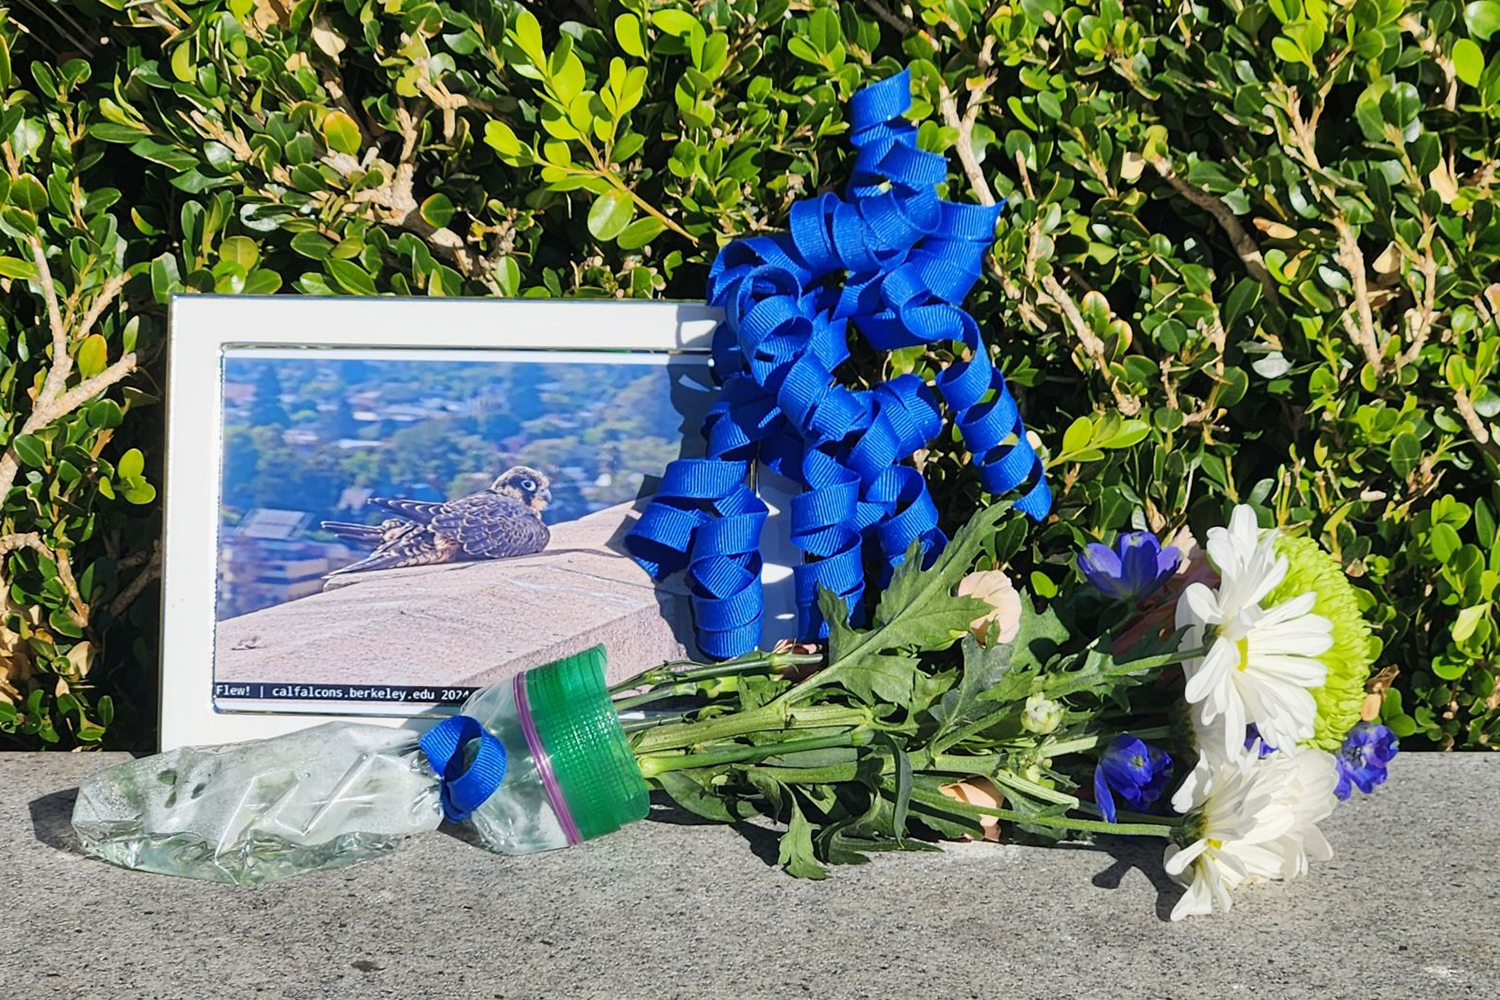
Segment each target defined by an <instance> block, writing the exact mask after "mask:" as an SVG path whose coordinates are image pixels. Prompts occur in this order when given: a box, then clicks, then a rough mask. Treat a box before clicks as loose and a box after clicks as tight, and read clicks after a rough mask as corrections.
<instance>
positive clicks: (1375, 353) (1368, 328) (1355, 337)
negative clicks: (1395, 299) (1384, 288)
mask: <svg viewBox="0 0 1500 1000" xmlns="http://www.w3.org/2000/svg"><path fill="white" fill-rule="evenodd" d="M1333 228H1334V230H1335V231H1337V233H1338V235H1339V249H1338V259H1339V263H1340V264H1342V265H1343V268H1344V270H1345V271H1348V272H1349V280H1350V281H1352V282H1353V283H1354V295H1353V298H1354V309H1355V312H1356V313H1357V314H1358V316H1359V323H1358V325H1355V323H1354V320H1353V319H1351V318H1350V316H1349V312H1348V310H1347V309H1346V310H1345V311H1344V315H1343V317H1342V322H1343V324H1344V329H1345V330H1346V331H1347V332H1348V334H1349V339H1350V340H1352V341H1354V345H1355V346H1356V347H1358V348H1359V349H1360V350H1362V351H1364V353H1365V360H1366V361H1368V362H1369V363H1370V367H1371V368H1373V369H1374V370H1375V374H1376V375H1379V374H1380V373H1381V372H1382V371H1383V370H1384V367H1385V366H1384V363H1383V362H1382V360H1381V357H1380V343H1379V341H1378V340H1377V338H1376V334H1375V314H1374V313H1373V312H1372V311H1371V310H1370V285H1369V281H1368V279H1367V277H1366V272H1365V255H1364V254H1363V253H1362V252H1360V249H1359V237H1358V236H1356V235H1355V232H1354V227H1353V226H1351V225H1349V220H1348V219H1346V218H1344V213H1343V211H1342V210H1339V211H1335V213H1334V215H1333Z"/></svg>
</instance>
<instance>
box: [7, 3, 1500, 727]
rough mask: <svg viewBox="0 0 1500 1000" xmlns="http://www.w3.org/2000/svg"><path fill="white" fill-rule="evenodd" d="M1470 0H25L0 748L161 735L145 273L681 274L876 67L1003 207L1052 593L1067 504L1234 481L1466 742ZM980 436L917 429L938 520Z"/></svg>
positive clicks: (469, 287) (1475, 441) (1083, 517)
mask: <svg viewBox="0 0 1500 1000" xmlns="http://www.w3.org/2000/svg"><path fill="white" fill-rule="evenodd" d="M116 8H124V9H116ZM1497 31H1500V2H1497V0H1480V2H1476V3H1470V4H1468V5H1467V6H1463V5H1460V4H1455V3H1451V2H1447V0H1442V2H1437V3H1405V2H1402V0H1356V2H1353V3H1343V2H1340V3H1328V2H1325V0H1271V2H1268V3H1261V2H1244V3H1241V2H1225V3H1218V2H1212V0H1205V2H1203V3H1198V4H1192V5H1187V4H1160V3H1135V4H1127V5H1124V6H1122V5H1121V4H1120V3H1118V2H1115V0H1107V2H1105V3H1103V4H1098V3H1071V2H1066V0H1021V2H1018V3H989V2H985V3H980V2H978V0H922V2H916V3H896V2H886V3H877V2H875V0H867V2H865V3H844V4H831V3H823V2H815V3H799V4H797V5H792V4H789V3H788V2H786V0H773V2H769V3H757V2H755V0H713V2H706V3H697V4H691V5H689V4H687V3H683V2H670V3H658V4H649V3H645V2H614V3H610V2H596V3H588V2H583V0H579V2H576V3H573V4H571V5H570V4H515V3H490V2H476V3H453V4H450V3H431V2H423V0H384V2H381V3H374V2H360V0H321V2H320V0H301V2H296V3H291V4H290V5H287V4H286V2H285V0H227V2H220V0H206V2H202V3H196V4H195V3H191V2H187V0H179V2H170V0H147V2H145V3H136V4H131V5H130V6H129V7H128V8H125V5H124V4H123V2H122V0H71V2H70V0H64V3H62V4H60V5H54V4H35V5H32V4H28V5H25V6H20V7H12V8H11V9H10V10H9V12H8V14H0V93H3V96H4V110H3V114H0V135H3V136H5V137H6V139H5V143H4V148H3V154H4V163H3V170H0V203H3V205H4V212H3V216H0V230H3V244H4V245H3V246H0V290H3V291H4V295H3V299H0V343H3V348H4V363H5V367H4V371H3V372H0V405H3V408H4V418H5V423H4V425H3V430H4V433H5V434H6V438H5V441H6V444H7V451H6V452H5V458H4V461H3V463H0V493H3V496H4V506H3V517H4V524H3V525H0V535H3V538H0V548H4V549H5V550H6V551H7V552H8V555H7V556H6V557H5V561H4V568H3V576H4V581H5V583H6V585H7V586H8V588H9V604H8V605H7V607H6V609H5V612H4V619H3V624H4V627H3V628H0V651H3V655H4V656H5V657H6V660H5V661H4V663H3V664H0V744H5V745H15V746H37V745H40V744H44V743H45V744H57V745H62V746H69V745H74V744H78V743H83V744H99V743H100V742H103V743H104V744H107V745H118V746H127V745H145V744H149V743H150V741H151V738H152V736H151V733H152V724H153V720H152V713H153V711H154V703H155V694H154V690H153V684H154V681H153V677H154V671H155V633H156V620H157V615H158V607H157V602H156V600H155V598H154V596H153V594H154V587H153V586H152V583H153V581H154V578H155V574H156V570H157V565H158V564H157V558H156V555H155V553H156V551H157V548H156V546H157V536H158V531H159V518H158V517H157V515H156V498H155V490H154V488H153V486H152V483H154V482H156V481H157V476H158V474H159V469H160V464H161V446H160V440H161V427H160V416H159V414H160V409H159V407H155V406H153V405H152V404H154V403H156V402H157V401H158V400H157V397H156V393H157V389H158V386H159V385H160V383H161V358H162V332H163V328H164V315H165V304H166V302H167V298H168V296H169V295H171V294H173V293H174V292H183V291H218V292H226V293H270V292H303V293H311V294H325V295H326V294H352V295H368V294H375V293H394V294H401V295H433V296H443V295H481V296H496V295H503V296H515V295H520V296H541V297H556V296H610V297H681V298H696V297H701V295H702V291H703V287H704V277H705V274H706V270H707V266H708V264H709V263H710V262H711V261H712V259H713V257H714V254H715V253H716V251H717V248H718V247H719V246H721V245H722V244H723V243H724V242H725V241H726V240H728V239H731V238H733V237H736V236H740V235H744V234H747V233H756V232H765V231H768V230H774V229H777V228H780V227H782V226H783V225H784V224H785V220H786V213H787V208H788V206H789V205H790V204H791V203H792V201H794V200H795V199H798V198H802V197H806V196H808V195H811V194H813V193H815V192H817V191H819V190H821V189H826V188H830V187H837V186H838V185H840V184H841V183H842V181H843V179H844V177H845V175H846V173H847V169H848V163H849V156H850V151H849V148H848V146H847V143H846V142H845V137H844V132H845V130H846V125H845V117H844V106H845V102H846V101H847V99H848V97H849V96H850V95H851V94H852V93H853V92H854V91H855V90H856V89H857V88H858V87H860V86H861V85H862V84H864V83H867V82H870V81H873V80H878V79H881V78H884V77H885V76H888V75H890V74H891V73H893V72H896V71H897V70H899V69H900V68H901V67H903V66H910V67H911V69H912V72H913V80H914V84H913V86H914V90H915V92H916V106H915V107H914V109H913V112H912V114H913V117H914V118H916V119H917V120H919V121H920V122H921V137H922V141H923V143H924V145H926V146H927V147H928V148H932V149H937V150H944V151H946V152H948V153H949V157H950V163H951V165H952V168H953V172H952V174H951V175H950V177H949V181H948V185H947V192H946V193H947V196H948V197H951V198H955V199H960V200H972V199H979V200H988V199H991V198H995V199H999V198H1004V199H1006V200H1007V204H1008V209H1007V211H1006V213H1005V215H1004V220H1003V223H1002V226H1001V229H1000V233H999V237H998V241H997V244H996V250H995V253H994V255H993V259H992V261H991V265H992V266H991V268H990V271H991V273H990V274H989V276H988V277H987V279H986V280H985V281H983V282H982V283H981V284H980V286H979V287H978V288H977V289H976V291H975V293H974V295H973V296H972V297H971V299H970V303H969V305H970V307H971V310H972V311H973V313H974V314H975V316H976V317H977V318H978V319H979V321H980V324H981V326H982V327H983V328H984V329H985V331H986V335H987V337H988V339H989V341H990V343H991V345H992V349H993V350H994V351H995V352H996V355H997V357H998V358H999V360H1000V362H1001V363H1002V364H1003V366H1004V368H1005V370H1006V372H1007V373H1008V374H1009V377H1010V379H1011V381H1012V383H1013V385H1015V386H1016V388H1017V391H1018V393H1019V394H1020V396H1021V402H1022V406H1023V409H1024V412H1025V414H1026V416H1027V420H1028V423H1029V424H1030V425H1031V427H1033V428H1034V430H1035V431H1036V433H1037V434H1038V435H1039V436H1040V438H1041V441H1042V443H1043V446H1044V451H1045V454H1046V455H1047V460H1048V464H1049V468H1050V474H1051V475H1052V477H1053V479H1054V483H1055V488H1056V493H1057V515H1058V516H1056V517H1054V518H1053V519H1052V520H1050V521H1049V522H1048V523H1047V524H1046V525H1045V526H1043V527H1042V528H1040V529H1036V530H1032V531H1030V533H1029V534H1028V535H1027V536H1026V543H1025V545H1024V547H1023V548H1022V549H1021V550H1020V551H1019V552H1017V553H1016V554H1015V558H1014V559H1013V561H1012V565H1013V568H1014V569H1015V570H1016V571H1017V572H1019V573H1020V575H1022V576H1023V577H1025V576H1026V575H1028V574H1029V578H1030V582H1031V584H1032V585H1033V587H1034V588H1035V589H1036V590H1037V591H1038V592H1039V593H1040V594H1042V595H1043V596H1046V595H1048V594H1050V593H1052V592H1054V591H1055V590H1056V588H1057V587H1059V586H1060V585H1063V584H1064V583H1065V582H1067V579H1068V578H1069V576H1070V575H1071V574H1072V573H1073V572H1074V571H1073V569H1072V568H1071V565H1070V563H1069V554H1070V552H1071V550H1073V549H1074V547H1076V545H1078V544H1079V543H1080V542H1083V541H1085V540H1088V539H1094V538H1108V537H1110V536H1111V535H1112V534H1113V533H1114V532H1115V531H1117V530H1119V529H1122V528H1126V527H1128V526H1130V525H1132V524H1135V525H1137V526H1141V527H1148V528H1151V529H1153V530H1156V531H1159V532H1162V533H1164V534H1165V533H1168V532H1172V531H1174V530H1176V529H1178V528H1180V527H1181V526H1183V525H1185V524H1191V525H1193V526H1196V527H1197V528H1198V529H1199V530H1200V531H1201V530H1202V528H1203V526H1204V525H1206V524H1209V523H1215V522H1218V521H1219V520H1221V518H1222V515H1223V513H1224V511H1225V510H1226V508H1227V506H1228V505H1229V504H1231V503H1234V502H1249V503H1252V504H1256V505H1258V506H1260V507H1262V508H1266V509H1269V511H1270V512H1271V514H1272V516H1274V518H1275V519H1276V520H1277V521H1279V522H1280V523H1283V524H1287V525H1292V526H1297V527H1298V528H1299V529H1301V530H1305V531H1307V532H1309V533H1311V534H1312V535H1313V536H1315V537H1317V538H1319V539H1320V540H1321V541H1322V542H1323V543H1324V544H1326V545H1327V546H1329V547H1330V548H1331V549H1332V550H1333V551H1334V552H1335V553H1337V554H1338V556H1339V557H1340V559H1341V560H1342V561H1343V562H1344V564H1345V566H1346V567H1347V569H1348V572H1349V573H1350V575H1351V576H1352V577H1353V578H1354V579H1355V581H1356V583H1358V584H1359V586H1360V587H1361V588H1362V593H1363V594H1364V595H1365V598H1366V599H1367V601H1368V603H1369V605H1370V607H1371V608H1372V613H1373V616H1374V618H1375V620H1376V621H1377V622H1378V626H1379V628H1378V632H1379V636H1380V638H1381V640H1382V642H1383V643H1384V649H1383V652H1382V654H1381V658H1380V663H1381V665H1382V666H1385V667H1397V668H1399V671H1400V673H1399V676H1398V677H1397V679H1396V681H1395V685H1394V687H1392V688H1391V689H1390V691H1389V693H1388V694H1387V695H1386V698H1385V703H1384V717H1385V720H1386V721H1387V722H1388V723H1389V724H1390V725H1392V726H1393V727H1394V728H1395V729H1396V730H1397V731H1398V732H1399V733H1400V734H1401V735H1402V736H1404V737H1413V739H1412V740H1411V741H1409V743H1408V745H1417V744H1419V743H1420V742H1422V741H1428V742H1430V743H1431V744H1434V745H1439V746H1443V747H1465V746H1467V747H1478V746H1482V745H1490V744H1494V743H1495V742H1496V741H1497V739H1500V668H1497V665H1496V656H1497V648H1500V633H1497V630H1496V624H1495V621H1496V616H1495V611H1494V604H1493V602H1494V600H1495V597H1496V595H1495V589H1496V583H1497V580H1500V555H1497V551H1500V546H1497V544H1496V518H1497V509H1500V489H1497V486H1496V472H1497V458H1500V445H1497V442H1496V441H1495V437H1494V436H1495V434H1496V433H1497V431H1500V427H1497V425H1496V422H1495V417H1496V415H1497V413H1500V394H1497V389H1496V384H1497V379H1496V368H1497V352H1500V330H1497V325H1496V315H1497V310H1500V283H1497V282H1500V267H1497V260H1496V258H1497V253H1500V225H1497V223H1496V219H1495V214H1496V213H1495V199H1494V190H1495V185H1496V183H1497V178H1496V172H1497V166H1500V147H1497V142H1496V139H1495V137H1494V136H1495V133H1496V129H1497V124H1500V123H1497V118H1500V56H1497V55H1496V48H1497V46H1496V44H1495V39H1494V38H1493V37H1492V36H1493V35H1494V34H1495V33H1496V32H1497ZM43 272H46V274H44V273H43ZM48 276H50V279H51V280H50V282H49V281H47V280H46V279H47V277H48ZM49 287H50V288H51V289H52V290H53V293H52V294H51V295H47V294H44V293H45V292H46V291H47V290H48V288H49ZM53 305H55V306H56V309H55V311H54V312H50V313H49V307H51V306H53ZM419 333H420V331H414V334H415V335H419ZM59 351H60V352H61V354H60V355H59V354H58V353H56V352H59ZM59 356H61V357H62V358H64V359H65V360H63V361H62V363H61V364H59V363H57V362H56V361H54V360H53V359H55V358H58V357H59ZM68 359H70V360H68ZM945 360H946V359H945V357H944V356H943V354H942V352H941V351H926V352H924V351H921V350H911V351H906V352H898V353H897V354H896V355H894V356H893V357H891V358H889V359H886V358H876V357H873V356H871V355H869V354H863V355H858V356H857V357H856V363H855V364H854V365H853V366H852V369H853V370H852V371H851V372H850V373H849V377H850V378H851V379H852V380H854V381H861V380H867V379H869V378H872V377H875V378H878V377H885V376H888V375H890V374H891V373H893V372H895V371H905V370H916V371H931V370H933V369H934V366H936V365H940V364H942V363H943V362H944V361H945ZM49 373H50V381H49ZM117 379H118V380H117ZM80 385H81V388H77V387H79V386H80ZM75 403H76V404H78V405H77V406H76V407H74V406H73V404H75ZM65 409H66V410H67V412H66V413H64V412H62V411H63V410H65ZM961 463H962V455H961V454H960V453H959V452H958V451H957V449H956V448H955V447H954V446H953V445H952V443H951V442H944V443H939V444H938V445H937V446H935V447H934V448H933V449H932V450H931V452H930V453H929V454H927V455H926V456H925V461H924V470H925V471H926V472H927V474H928V476H929V478H930V479H931V480H932V482H933V484H934V488H935V491H936V492H937V494H938V496H939V502H940V505H941V506H942V507H943V508H944V509H945V511H946V512H947V513H948V515H949V516H950V517H951V518H952V519H954V520H958V519H961V518H962V517H963V516H964V515H965V513H966V512H967V511H969V510H972V509H973V507H974V506H975V505H976V504H977V503H979V502H980V501H981V498H980V497H979V496H978V494H977V493H976V491H975V487H974V486H973V484H972V481H971V480H970V478H968V477H967V476H965V474H964V472H963V469H962V467H961ZM1388 677H1389V673H1387V678H1388Z"/></svg>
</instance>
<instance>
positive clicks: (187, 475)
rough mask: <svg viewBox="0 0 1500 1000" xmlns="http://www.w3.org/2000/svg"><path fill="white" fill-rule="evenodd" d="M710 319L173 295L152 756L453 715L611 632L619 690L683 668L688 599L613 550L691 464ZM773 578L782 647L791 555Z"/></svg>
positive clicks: (493, 305)
mask: <svg viewBox="0 0 1500 1000" xmlns="http://www.w3.org/2000/svg"><path fill="white" fill-rule="evenodd" d="M717 319H718V317H717V315H716V312H715V311H713V310H710V309H708V308H707V307H705V306H703V305H702V304H688V303H662V302H597V301H530V300H516V301H508V300H411V299H406V300H403V299H388V298H380V299H376V298H329V299H319V298H310V297H293V296H275V297H265V298H254V297H240V296H235V297H217V296H186V297H179V298H176V299H174V301H173V303H172V308H171V331H170V337H171V343H170V372H169V379H170V387H169V388H170V394H169V411H168V420H169V427H168V451H167V461H168V469H167V479H166V491H165V492H166V540H165V580H164V588H165V608H166V613H165V623H164V629H163V641H162V685H161V743H162V747H163V749H170V748H172V747H175V746H182V745H186V744H193V743H205V742H213V743H222V742H226V741H230V740H238V739H246V738H252V737H257V736H269V735H274V734H277V733H281V732H287V731H291V730H293V729H298V728H302V727H305V726H308V725H313V724H315V723H317V722H321V721H324V720H326V719H329V718H347V717H351V716H358V717H362V718H364V719H366V720H367V721H372V722H375V721H381V720H384V721H386V722H389V723H390V724H398V723H401V722H404V721H406V720H410V719H412V718H414V717H424V716H437V715H441V714H444V713H446V712H451V711H452V710H453V709H454V708H455V707H456V706H457V704H459V703H460V702H462V701H463V700H464V698H466V697H467V696H468V695H469V693H471V692H472V691H473V690H474V689H475V688H477V687H481V686H483V685H485V684H488V683H491V682H493V681H494V680H498V679H501V678H503V677H505V676H508V675H509V674H512V673H514V672H516V671H518V670H521V669H525V668H527V667H529V666H534V665H537V664H540V663H544V662H547V661H548V660H551V659H555V658H557V657H559V656H563V655H566V654H569V653H572V652H576V651H577V650H578V649H581V648H584V647H585V646H588V645H591V644H593V643H594V642H600V641H602V642H605V643H606V645H607V646H608V648H609V650H610V661H611V663H610V669H611V674H612V676H614V677H625V676H629V675H630V674H631V673H634V672H636V671H638V670H642V669H645V668H647V667H650V666H653V665H655V664H656V663H659V662H661V661H662V660H664V659H668V658H672V657H674V656H680V655H683V654H685V653H691V652H692V647H691V642H692V639H691V634H692V633H691V620H690V616H689V610H688V603H687V598H686V593H685V591H684V590H682V589H681V584H680V583H677V584H674V582H673V581H668V582H667V583H665V584H663V585H654V584H652V582H651V581H650V580H649V578H648V577H647V576H646V574H645V573H644V571H642V570H641V569H640V568H639V567H638V566H636V565H635V563H634V562H633V561H632V560H631V559H630V558H629V557H628V555H627V554H626V552H625V549H624V546H623V544H622V541H623V538H624V536H625V534H626V532H627V531H628V530H629V528H630V526H631V525H632V524H633V523H634V520H635V518H636V517H637V516H638V513H639V510H640V507H641V506H642V505H643V503H644V501H646V500H648V499H649V498H650V496H651V494H652V492H653V490H654V486H655V484H656V482H658V481H659V477H660V475H661V473H662V471H663V470H664V469H665V468H666V465H667V463H668V462H670V461H671V460H673V459H675V458H678V457H692V456H694V455H696V454H701V451H702V447H703V444H702V439H701V437H700V435H699V433H698V428H699V426H700V424H701V421H702V419H703V416H704V413H705V412H706V410H707V407H708V406H709V404H710V403H711V401H712V399H713V393H714V387H713V379H712V372H711V366H710V360H709V354H708V344H709V339H710V337H711V334H712V332H713V329H714V326H715V325H716V323H717ZM768 500H770V501H771V502H772V503H773V506H775V507H776V508H777V509H778V510H780V509H784V507H785V503H784V498H781V500H780V501H778V500H777V498H770V497H768ZM768 563H770V564H771V565H770V566H769V567H768V570H767V576H766V579H767V583H768V588H767V593H768V597H769V598H772V608H771V612H772V613H771V615H770V619H771V624H770V625H768V632H770V633H775V632H776V630H777V629H778V628H780V629H785V628H788V626H787V625H786V623H787V622H788V621H789V619H790V610H791V609H790V606H789V605H790V594H789V593H787V591H789V590H790V587H789V586H788V585H787V582H788V579H789V575H790V569H789V566H790V563H791V559H790V558H777V559H771V560H768ZM774 637H776V636H775V635H774V634H773V635H768V640H769V639H774Z"/></svg>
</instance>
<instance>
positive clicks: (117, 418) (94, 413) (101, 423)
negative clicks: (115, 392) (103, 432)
mask: <svg viewBox="0 0 1500 1000" xmlns="http://www.w3.org/2000/svg"><path fill="white" fill-rule="evenodd" d="M88 419H89V426H91V427H100V428H105V429H108V428H112V427H118V426H120V424H121V423H123V422H124V420H125V411H124V410H122V409H120V404H119V403H116V402H115V401H114V400H113V399H96V400H95V401H94V402H92V403H90V404H89V409H88Z"/></svg>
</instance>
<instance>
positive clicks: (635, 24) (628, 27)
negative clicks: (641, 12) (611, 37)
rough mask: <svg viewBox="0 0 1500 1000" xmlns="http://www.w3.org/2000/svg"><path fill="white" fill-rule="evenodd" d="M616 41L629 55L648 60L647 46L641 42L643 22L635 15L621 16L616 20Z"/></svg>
mask: <svg viewBox="0 0 1500 1000" xmlns="http://www.w3.org/2000/svg"><path fill="white" fill-rule="evenodd" d="M615 41H616V42H618V43H619V44H620V49H621V51H623V52H625V53H626V54H627V55H632V56H635V57H636V58H637V59H644V58H646V46H645V44H644V43H643V42H642V41H641V20H640V18H638V17H636V16H635V15H634V14H628V13H627V14H621V15H620V16H619V17H617V18H615Z"/></svg>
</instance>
